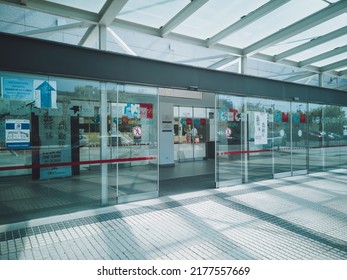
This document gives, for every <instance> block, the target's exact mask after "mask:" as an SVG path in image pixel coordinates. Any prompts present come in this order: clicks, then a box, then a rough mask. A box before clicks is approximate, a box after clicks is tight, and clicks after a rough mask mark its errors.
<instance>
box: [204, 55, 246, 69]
mask: <svg viewBox="0 0 347 280" xmlns="http://www.w3.org/2000/svg"><path fill="white" fill-rule="evenodd" d="M239 59H240V57H238V56H230V57H227V58H224V59H222V60H220V61H217V62H216V63H213V64H212V65H210V66H208V67H207V68H209V69H217V70H222V69H224V68H226V67H228V66H229V65H231V64H233V63H236V62H238V61H239Z"/></svg>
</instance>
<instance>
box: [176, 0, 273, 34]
mask: <svg viewBox="0 0 347 280" xmlns="http://www.w3.org/2000/svg"><path fill="white" fill-rule="evenodd" d="M266 2H267V1H266V0H255V1H254V0H253V1H247V5H245V3H244V0H233V1H225V0H214V1H208V2H207V3H206V4H205V5H203V6H202V7H201V8H200V9H199V10H197V11H196V12H195V13H194V14H193V15H192V16H190V17H189V18H188V19H187V20H185V21H184V22H183V23H182V24H181V25H179V26H178V27H176V28H175V29H174V30H173V32H175V33H179V34H183V35H186V36H191V37H194V38H199V39H202V40H205V39H207V38H210V37H212V36H213V35H215V34H216V33H218V32H220V31H221V30H223V29H225V28H226V27H228V26H229V25H231V24H233V23H235V22H236V21H238V20H239V19H240V18H241V17H243V16H245V15H247V14H249V13H250V12H252V11H254V10H255V9H257V8H259V7H260V6H262V5H263V4H265V3H266Z"/></svg>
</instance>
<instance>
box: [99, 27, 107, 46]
mask: <svg viewBox="0 0 347 280" xmlns="http://www.w3.org/2000/svg"><path fill="white" fill-rule="evenodd" d="M106 31H107V29H106V25H99V50H102V51H106V43H107V38H106Z"/></svg>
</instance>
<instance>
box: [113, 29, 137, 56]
mask: <svg viewBox="0 0 347 280" xmlns="http://www.w3.org/2000/svg"><path fill="white" fill-rule="evenodd" d="M107 31H108V32H109V33H110V34H111V35H112V38H113V39H114V40H115V42H116V43H117V44H118V45H119V46H120V47H121V48H122V49H123V50H124V51H125V52H126V53H127V54H130V55H134V56H136V53H135V52H134V51H133V50H132V49H131V48H130V47H129V46H128V45H127V44H126V43H125V42H124V41H123V40H122V39H121V38H120V37H119V36H118V35H117V34H116V33H115V32H114V31H113V30H112V28H111V27H107Z"/></svg>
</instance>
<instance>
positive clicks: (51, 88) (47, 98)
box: [34, 80, 57, 109]
mask: <svg viewBox="0 0 347 280" xmlns="http://www.w3.org/2000/svg"><path fill="white" fill-rule="evenodd" d="M34 88H35V106H36V107H37V108H51V109H56V108H57V82H56V81H48V82H47V81H42V80H34Z"/></svg>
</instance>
